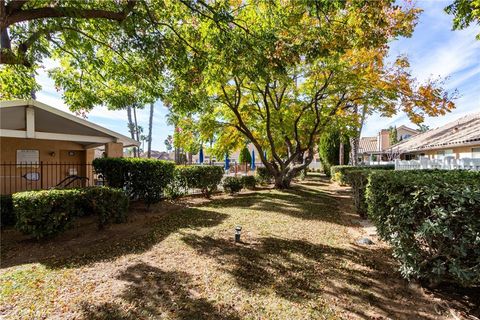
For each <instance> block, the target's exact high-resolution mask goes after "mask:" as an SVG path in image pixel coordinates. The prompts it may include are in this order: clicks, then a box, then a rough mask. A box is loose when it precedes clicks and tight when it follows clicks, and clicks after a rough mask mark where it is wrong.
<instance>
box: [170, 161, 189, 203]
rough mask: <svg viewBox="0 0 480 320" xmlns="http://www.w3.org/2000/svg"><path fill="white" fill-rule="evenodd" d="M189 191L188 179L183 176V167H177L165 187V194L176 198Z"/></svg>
mask: <svg viewBox="0 0 480 320" xmlns="http://www.w3.org/2000/svg"><path fill="white" fill-rule="evenodd" d="M187 193H188V186H187V179H186V178H185V177H184V176H183V171H182V170H181V167H175V170H174V171H173V179H172V181H171V182H170V183H169V184H168V185H167V187H166V188H165V196H166V197H168V198H170V199H176V198H179V197H181V196H183V195H185V194H187Z"/></svg>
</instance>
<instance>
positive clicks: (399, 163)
mask: <svg viewBox="0 0 480 320" xmlns="http://www.w3.org/2000/svg"><path fill="white" fill-rule="evenodd" d="M422 169H442V170H455V169H463V170H475V171H480V159H478V158H475V159H471V158H463V159H455V158H454V157H444V158H443V159H429V158H427V157H420V159H419V160H395V170H422Z"/></svg>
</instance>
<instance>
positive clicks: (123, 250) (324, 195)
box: [0, 176, 450, 319]
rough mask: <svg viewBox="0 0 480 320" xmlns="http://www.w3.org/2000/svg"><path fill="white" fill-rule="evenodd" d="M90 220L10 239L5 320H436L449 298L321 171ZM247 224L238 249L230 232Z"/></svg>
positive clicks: (0, 293) (1, 303) (2, 297)
mask: <svg viewBox="0 0 480 320" xmlns="http://www.w3.org/2000/svg"><path fill="white" fill-rule="evenodd" d="M133 211H135V212H133V213H132V215H131V217H130V218H129V222H128V223H127V224H123V225H115V226H112V227H110V228H109V229H107V230H105V231H97V230H96V229H95V225H94V222H93V221H88V220H85V221H84V222H82V223H81V225H79V226H77V228H75V229H74V230H70V231H69V232H67V233H66V234H65V235H62V236H60V237H59V238H56V239H53V240H49V241H44V242H40V243H36V242H33V241H31V240H28V239H26V238H24V237H22V236H20V235H18V234H17V233H16V232H15V231H12V230H10V231H8V230H7V231H5V232H3V234H2V269H1V271H0V288H1V289H0V317H1V316H4V317H5V318H14V319H15V318H18V319H28V318H31V319H39V318H76V319H343V318H379V319H382V318H394V319H438V318H443V317H445V316H446V315H447V313H448V312H449V309H450V307H445V303H446V302H445V301H444V300H442V299H440V298H438V297H433V296H432V295H429V294H425V293H424V292H423V291H422V290H421V289H420V288H418V287H416V286H411V285H409V284H408V283H406V282H405V281H403V280H402V279H400V276H399V275H398V273H397V272H396V271H395V268H396V265H395V263H394V262H393V261H392V259H391V258H390V252H389V249H388V248H387V247H386V246H385V245H383V244H381V243H379V242H378V241H377V240H376V239H375V243H376V244H375V245H373V246H368V247H362V246H357V245H356V244H355V243H356V240H357V239H358V238H360V237H362V236H363V235H364V231H363V230H364V229H363V228H362V227H361V226H360V225H359V224H358V223H356V220H357V219H358V218H357V217H356V216H355V215H353V214H352V213H351V212H352V211H353V210H352V206H351V200H350V197H349V193H348V190H347V189H346V188H342V187H338V186H334V185H331V184H330V183H329V182H327V181H326V180H325V179H323V178H321V177H319V176H314V177H313V178H310V179H309V180H307V181H304V182H301V183H299V184H297V185H295V187H294V189H292V190H289V191H283V192H281V191H276V190H261V191H257V192H248V193H241V194H239V195H236V196H225V195H221V196H216V197H214V199H213V200H212V201H207V200H201V199H195V198H189V199H184V200H182V201H180V202H177V203H162V204H160V205H158V206H155V207H154V208H153V209H151V210H150V211H149V212H144V211H143V210H142V209H140V208H137V209H135V210H133ZM237 225H241V226H242V227H243V230H242V242H241V243H235V242H234V241H233V239H234V228H235V226H237Z"/></svg>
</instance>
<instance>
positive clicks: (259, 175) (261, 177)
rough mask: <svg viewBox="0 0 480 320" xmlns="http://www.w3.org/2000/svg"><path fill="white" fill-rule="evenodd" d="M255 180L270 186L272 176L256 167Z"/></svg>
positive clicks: (261, 168)
mask: <svg viewBox="0 0 480 320" xmlns="http://www.w3.org/2000/svg"><path fill="white" fill-rule="evenodd" d="M255 178H256V179H257V181H258V183H260V184H262V185H265V184H270V183H271V182H272V179H273V175H272V174H271V173H270V171H268V169H267V168H265V167H258V168H257V169H256V170H255Z"/></svg>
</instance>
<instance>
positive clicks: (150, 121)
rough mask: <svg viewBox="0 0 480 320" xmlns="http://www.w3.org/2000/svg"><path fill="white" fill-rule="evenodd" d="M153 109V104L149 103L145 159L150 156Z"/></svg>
mask: <svg viewBox="0 0 480 320" xmlns="http://www.w3.org/2000/svg"><path fill="white" fill-rule="evenodd" d="M153 107H154V104H153V103H150V117H149V118H148V137H147V139H148V148H147V157H148V158H150V157H151V156H152V125H153Z"/></svg>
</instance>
